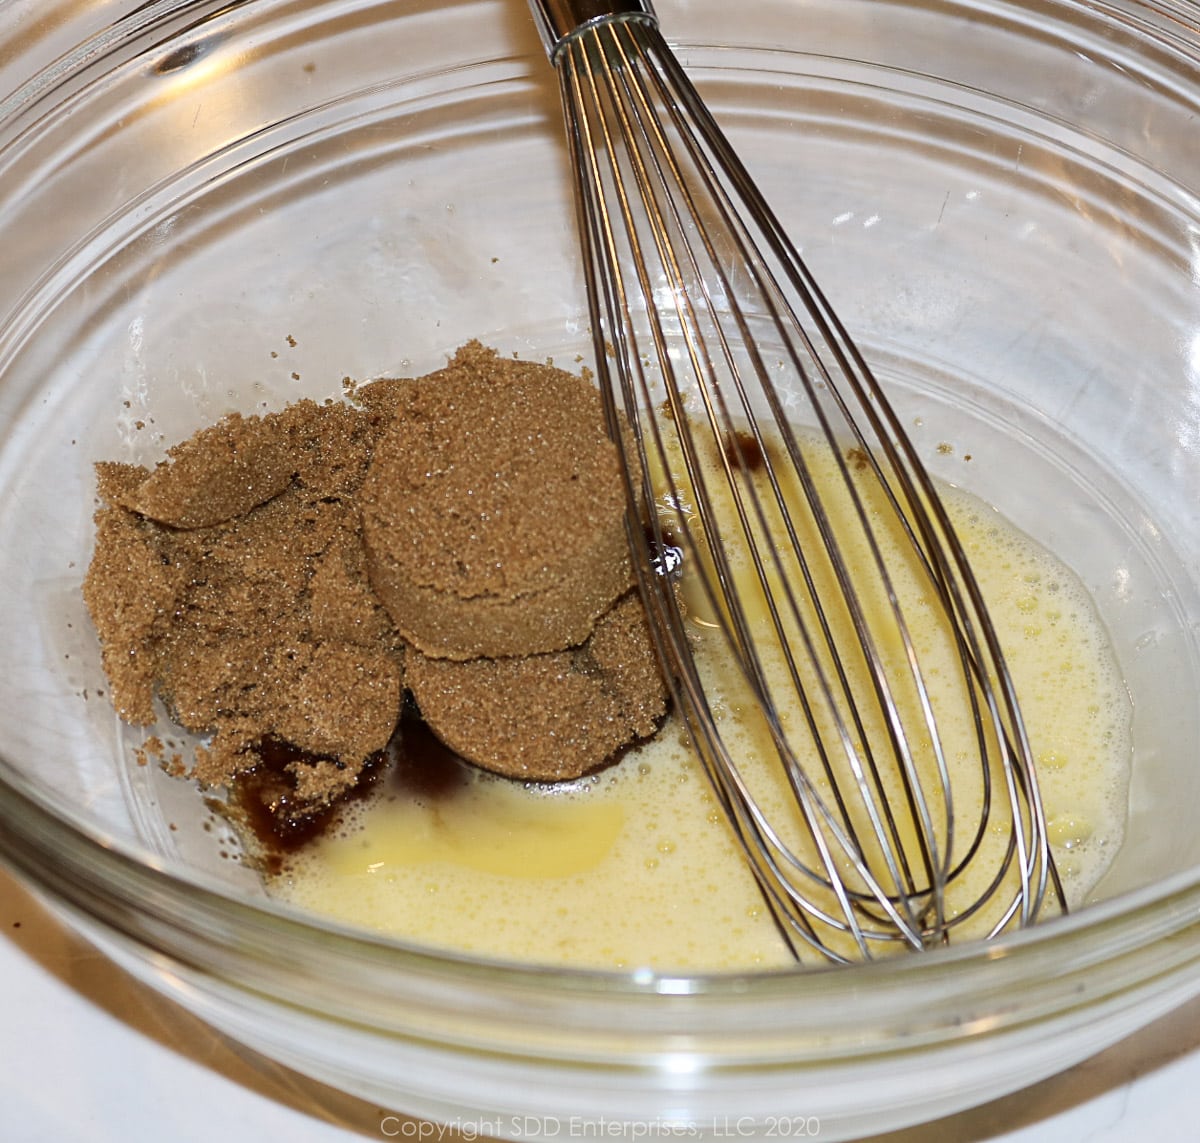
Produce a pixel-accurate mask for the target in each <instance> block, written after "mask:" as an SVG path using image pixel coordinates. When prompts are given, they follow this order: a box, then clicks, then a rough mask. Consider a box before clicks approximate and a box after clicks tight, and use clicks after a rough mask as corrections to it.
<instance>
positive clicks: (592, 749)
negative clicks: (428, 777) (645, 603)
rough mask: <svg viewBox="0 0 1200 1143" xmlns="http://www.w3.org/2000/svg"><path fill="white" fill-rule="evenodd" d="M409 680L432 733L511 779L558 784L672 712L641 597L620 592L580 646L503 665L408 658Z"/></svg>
mask: <svg viewBox="0 0 1200 1143" xmlns="http://www.w3.org/2000/svg"><path fill="white" fill-rule="evenodd" d="M408 681H409V686H410V687H411V689H412V693H413V697H414V698H415V699H416V701H417V706H418V708H419V709H420V711H421V714H422V716H423V717H424V719H425V721H426V722H427V723H428V724H429V726H430V727H431V729H432V730H433V732H434V733H435V734H436V735H437V736H438V737H439V738H441V739H442V741H443V742H445V743H446V744H447V745H448V746H449V747H451V748H452V749H453V750H455V751H457V752H458V753H459V754H461V755H462V756H463V757H464V758H471V759H474V760H475V761H476V762H477V763H478V764H479V765H481V766H485V767H487V768H488V769H490V770H496V771H499V772H500V773H503V774H507V775H509V776H510V777H513V778H526V779H537V780H539V781H562V780H564V779H568V778H578V777H579V776H580V775H582V774H586V773H587V772H588V771H589V770H594V769H596V768H597V767H598V766H601V765H602V764H603V763H604V762H605V761H606V760H607V759H608V758H610V757H611V756H612V755H613V754H614V753H615V752H616V751H617V750H619V749H620V748H621V747H623V746H625V745H627V744H628V743H630V742H632V741H636V740H637V739H641V738H648V737H650V736H651V735H652V734H653V733H654V732H655V730H656V729H657V728H658V724H659V722H660V721H661V719H662V717H663V713H664V711H665V709H666V689H665V687H664V685H663V682H662V677H661V675H660V674H659V671H658V664H657V662H656V660H655V658H654V652H653V646H652V644H651V642H650V634H649V631H648V629H647V627H646V617H645V613H644V611H643V610H642V604H641V599H640V597H639V596H638V595H637V593H636V592H630V593H629V594H628V595H625V596H623V597H622V598H621V599H620V600H618V601H617V603H616V604H615V605H614V606H613V607H612V608H611V609H610V610H608V611H607V612H605V613H604V615H602V616H601V617H600V619H599V620H598V621H597V623H596V626H595V628H594V630H593V631H592V633H591V635H590V636H589V637H588V638H587V640H586V641H585V642H584V643H583V644H581V645H580V646H578V647H569V648H567V649H565V650H562V651H551V652H547V653H545V654H538V655H525V656H520V657H512V658H502V659H471V660H468V661H466V662H461V661H457V660H454V659H433V658H430V657H429V656H427V655H422V654H420V653H419V652H416V651H412V652H410V655H409V659H408Z"/></svg>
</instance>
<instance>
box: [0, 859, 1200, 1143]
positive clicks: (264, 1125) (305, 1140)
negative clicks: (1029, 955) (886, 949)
mask: <svg viewBox="0 0 1200 1143" xmlns="http://www.w3.org/2000/svg"><path fill="white" fill-rule="evenodd" d="M453 1138H454V1137H453V1136H449V1135H446V1134H443V1133H439V1132H438V1131H437V1130H436V1129H435V1128H433V1127H432V1126H431V1125H424V1127H422V1125H420V1124H418V1123H416V1122H414V1121H411V1120H405V1119H402V1118H399V1117H397V1116H395V1115H394V1112H393V1109H389V1108H377V1107H375V1106H373V1105H372V1104H369V1103H364V1102H362V1101H361V1100H357V1099H353V1098H351V1097H348V1096H344V1095H342V1094H340V1093H338V1092H335V1091H332V1090H330V1089H329V1088H325V1087H322V1086H321V1085H320V1084H315V1083H312V1082H310V1081H308V1080H306V1079H303V1078H302V1077H300V1076H297V1075H295V1074H294V1073H292V1072H289V1071H286V1070H284V1069H282V1068H279V1067H277V1066H276V1065H274V1064H272V1063H270V1062H269V1061H267V1060H264V1059H262V1058H261V1057H259V1056H255V1055H254V1054H253V1053H249V1052H245V1051H243V1050H242V1049H240V1048H238V1047H237V1046H236V1045H233V1044H231V1043H230V1042H229V1041H228V1040H226V1039H225V1038H224V1037H222V1036H219V1035H217V1034H216V1033H214V1032H212V1031H211V1030H210V1029H208V1028H207V1027H206V1026H205V1025H203V1024H201V1023H200V1022H199V1021H197V1020H196V1019H195V1018H194V1017H192V1016H190V1015H188V1014H187V1013H186V1012H184V1011H182V1010H181V1009H179V1008H177V1007H176V1006H175V1005H174V1004H173V1003H171V1002H169V1001H167V1000H165V999H162V998H160V997H159V996H158V995H157V994H156V993H153V992H151V991H149V990H147V989H146V988H144V987H143V986H142V985H140V984H138V983H137V982H135V981H133V980H132V979H131V978H129V977H128V976H126V975H125V974H124V973H123V972H122V971H121V970H120V969H118V968H116V967H114V966H113V965H111V964H110V963H109V962H108V961H106V960H105V959H104V958H103V957H102V956H100V955H99V954H98V953H96V952H94V951H93V950H92V949H91V948H90V947H89V946H88V945H86V944H84V943H83V942H81V941H80V940H78V939H77V938H75V937H74V936H73V935H71V934H70V933H69V932H67V931H65V930H64V929H63V928H62V927H61V926H60V925H58V924H57V923H56V922H55V921H54V920H53V919H52V918H51V917H50V916H49V915H47V914H46V913H45V912H44V911H43V910H42V909H41V907H40V906H39V905H38V903H37V902H36V901H35V900H34V899H33V898H32V897H30V896H29V895H28V894H27V893H26V892H25V891H24V889H22V888H21V886H19V885H18V884H16V883H15V882H14V881H13V880H12V879H11V878H9V877H8V876H7V875H5V874H4V873H2V872H0V1143H82V1141H86V1143H217V1141H220V1143H241V1141H242V1140H254V1141H259V1140H262V1141H268V1140H269V1141H272V1143H274V1141H276V1140H278V1141H280V1143H348V1141H353V1140H356V1139H360V1140H361V1139H377V1140H387V1139H401V1140H406V1139H407V1140H416V1141H418V1143H451V1140H452V1139H453ZM817 1138H819V1136H817ZM1198 1139H1200V1001H1196V1002H1193V1003H1192V1004H1190V1005H1188V1006H1187V1007H1186V1008H1184V1009H1182V1010H1180V1011H1179V1012H1177V1013H1175V1014H1174V1015H1172V1016H1170V1017H1167V1018H1166V1019H1164V1020H1160V1021H1158V1022H1157V1023H1156V1024H1153V1025H1151V1026H1150V1027H1149V1028H1147V1029H1146V1030H1144V1031H1143V1032H1141V1033H1139V1034H1138V1035H1136V1036H1134V1037H1132V1038H1131V1039H1129V1040H1127V1041H1125V1042H1124V1043H1123V1044H1120V1045H1118V1046H1117V1047H1115V1048H1112V1049H1110V1050H1108V1051H1106V1052H1104V1053H1102V1054H1101V1055H1099V1056H1097V1057H1095V1058H1094V1059H1093V1060H1091V1061H1089V1062H1087V1063H1085V1064H1083V1065H1082V1066H1080V1067H1077V1068H1075V1069H1074V1070H1073V1071H1071V1072H1067V1073H1066V1074H1064V1075H1062V1076H1058V1077H1056V1078H1054V1079H1051V1080H1047V1081H1045V1082H1043V1083H1041V1084H1038V1085H1037V1086H1036V1087H1033V1088H1030V1089H1028V1090H1027V1091H1024V1092H1021V1093H1018V1094H1016V1095H1013V1096H1009V1097H1007V1098H1005V1099H1002V1100H998V1101H996V1102H994V1103H991V1104H988V1105H987V1106H985V1107H981V1108H978V1109H976V1110H974V1111H971V1112H967V1113H965V1114H962V1115H958V1116H955V1117H953V1118H951V1119H946V1120H941V1121H939V1122H938V1123H937V1124H931V1125H927V1126H925V1127H921V1128H912V1129H909V1130H906V1131H899V1132H896V1133H893V1134H889V1135H886V1136H875V1137H873V1139H872V1140H871V1143H924V1141H925V1140H934V1141H936V1143H1117V1141H1120V1143H1131V1141H1132V1143H1140V1141H1142V1140H1146V1141H1148V1143H1149V1141H1153V1143H1176V1141H1179V1143H1185V1141H1186V1143H1194V1141H1195V1140H1198Z"/></svg>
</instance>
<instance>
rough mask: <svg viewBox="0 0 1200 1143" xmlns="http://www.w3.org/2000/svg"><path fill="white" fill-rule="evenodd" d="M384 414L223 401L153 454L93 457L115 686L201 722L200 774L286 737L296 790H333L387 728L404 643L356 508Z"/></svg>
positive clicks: (249, 759)
mask: <svg viewBox="0 0 1200 1143" xmlns="http://www.w3.org/2000/svg"><path fill="white" fill-rule="evenodd" d="M381 419H382V418H381V417H380V415H378V414H375V413H371V412H369V411H365V410H358V409H352V408H350V407H348V406H344V405H335V406H320V405H317V404H315V403H314V402H311V401H302V402H299V403H298V404H296V405H293V406H289V407H288V408H287V409H285V410H284V411H282V412H280V413H275V414H270V415H268V416H265V417H256V418H243V417H239V416H236V415H235V416H230V417H226V418H224V419H223V420H222V421H220V422H218V423H217V424H216V425H214V426H212V427H211V428H209V429H204V430H201V431H200V432H198V433H197V434H196V435H195V436H193V437H192V438H190V439H189V440H188V441H185V442H184V443H183V444H181V445H178V446H176V447H175V448H174V449H171V450H170V451H169V453H168V460H167V461H165V462H164V463H163V464H161V465H159V466H158V467H157V468H155V469H154V470H148V469H144V468H140V467H138V466H135V465H127V464H102V465H100V466H98V469H97V484H98V489H99V493H100V497H101V500H102V507H101V508H100V510H99V511H98V513H97V515H96V546H95V552H94V555H93V558H92V563H91V565H90V567H89V569H88V573H87V577H86V580H85V583H84V598H85V601H86V603H87V606H88V609H89V611H90V613H91V615H92V618H93V621H94V622H95V624H96V628H97V631H98V632H99V635H100V641H101V648H102V655H103V660H104V667H105V672H106V674H107V676H108V678H109V683H110V687H111V689H112V695H113V702H114V705H115V706H116V708H117V710H118V712H119V713H120V714H121V716H122V717H123V718H125V719H127V720H128V721H130V722H133V723H140V724H149V723H152V722H153V721H154V720H155V717H156V712H155V710H154V699H155V696H156V695H157V696H159V697H161V698H162V699H163V701H164V702H165V704H166V706H167V708H168V709H169V710H170V712H171V714H172V717H174V718H175V720H176V721H177V722H178V723H179V724H180V725H182V726H183V727H184V728H185V729H187V730H189V731H192V732H194V733H199V734H208V735H211V741H210V743H209V744H208V746H207V748H206V749H204V750H203V751H201V752H199V753H198V756H197V761H196V767H195V775H196V776H197V777H198V778H199V779H200V780H201V781H202V782H203V783H205V784H207V785H223V784H227V783H229V782H230V781H231V780H232V779H233V778H235V777H236V775H238V774H239V773H240V772H242V771H245V770H248V769H251V768H253V767H254V766H255V765H257V764H258V762H259V753H260V745H261V743H262V742H263V741H265V740H269V739H279V740H286V741H287V742H289V743H291V744H292V745H293V746H294V747H295V748H296V749H295V757H294V760H293V761H292V763H291V765H290V772H291V780H292V785H293V786H294V790H293V796H294V797H295V798H296V799H297V800H298V801H300V802H302V803H303V802H311V801H317V802H320V801H322V800H328V799H330V798H334V797H337V796H339V795H340V793H341V792H343V791H344V790H346V789H348V788H349V787H351V786H352V785H353V784H354V782H355V781H356V779H357V775H358V773H359V772H360V771H361V769H362V768H363V766H364V765H365V764H366V763H367V762H368V760H369V759H371V758H372V756H374V755H376V754H378V753H379V752H380V751H382V750H383V749H384V747H385V746H386V745H387V742H388V740H389V738H390V737H391V734H392V731H393V729H394V727H395V724H396V719H397V717H398V712H399V710H400V706H401V701H402V695H403V644H402V641H401V640H400V638H399V636H398V635H397V633H396V631H395V629H394V627H393V626H392V623H391V621H390V619H389V618H388V616H387V613H386V612H385V611H384V610H383V608H382V607H381V606H380V605H379V603H378V601H377V600H376V599H375V597H374V595H373V594H372V593H371V590H370V587H369V585H368V583H367V578H366V557H365V553H364V552H363V550H362V541H361V529H360V523H359V518H358V510H357V507H356V505H355V503H354V499H353V494H354V493H355V492H356V491H357V488H358V486H359V485H360V484H361V482H362V479H363V476H364V475H365V472H366V467H367V463H368V461H369V459H370V455H371V449H372V446H373V443H374V440H375V437H376V436H377V435H378V432H379V429H380V424H381Z"/></svg>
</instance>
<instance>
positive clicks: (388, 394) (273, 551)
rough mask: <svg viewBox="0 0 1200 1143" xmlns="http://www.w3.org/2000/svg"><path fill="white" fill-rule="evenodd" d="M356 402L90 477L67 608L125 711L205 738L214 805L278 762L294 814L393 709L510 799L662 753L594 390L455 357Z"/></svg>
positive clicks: (201, 770)
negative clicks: (85, 537)
mask: <svg viewBox="0 0 1200 1143" xmlns="http://www.w3.org/2000/svg"><path fill="white" fill-rule="evenodd" d="M360 398H361V400H360V402H359V404H358V406H351V405H347V404H342V403H328V404H324V405H318V404H315V403H313V402H311V401H301V402H298V403H297V404H295V405H292V406H289V407H288V408H286V409H284V410H282V411H281V412H278V413H273V414H269V415H266V416H262V417H242V416H238V415H236V414H235V415H232V416H229V417H226V418H224V419H222V420H221V421H219V422H218V423H217V424H215V425H213V426H210V427H208V428H205V429H202V430H200V431H199V432H197V433H196V434H195V435H194V436H193V437H191V438H190V439H188V440H187V441H184V442H182V443H180V444H179V445H176V446H175V447H174V448H172V449H170V450H169V451H168V454H167V459H166V460H164V461H163V462H162V463H161V464H159V465H157V466H155V467H154V468H143V467H140V466H136V465H129V464H120V463H103V464H100V465H98V466H97V487H98V496H99V500H100V507H99V509H98V511H97V514H96V544H95V552H94V556H93V559H92V563H91V565H90V567H89V570H88V573H87V577H86V580H85V583H84V596H85V600H86V603H87V606H88V609H89V611H90V613H91V615H92V618H93V620H94V622H95V625H96V628H97V631H98V634H99V637H100V642H101V650H102V655H103V661H104V669H105V672H106V674H107V676H108V679H109V685H110V692H111V695H112V699H113V703H114V705H115V707H116V709H117V711H118V712H119V714H120V715H121V716H122V717H123V718H124V719H126V720H127V721H129V722H131V723H135V724H143V725H149V724H151V723H153V722H154V721H155V720H156V700H161V701H162V702H163V704H165V706H166V708H167V710H168V711H169V713H170V714H171V716H172V717H173V718H174V719H175V720H176V721H177V722H178V723H179V724H180V725H181V726H182V727H184V728H185V729H186V730H188V731H190V732H192V733H195V734H200V735H205V736H208V744H207V746H206V747H205V748H204V749H203V750H201V751H200V752H199V753H198V756H197V759H196V764H195V767H194V771H193V773H194V774H195V776H196V777H197V778H198V779H200V781H201V782H202V783H204V784H206V785H218V786H219V785H229V784H231V783H233V782H234V781H235V780H236V779H237V777H238V775H240V774H244V773H247V772H250V771H253V770H254V769H255V768H256V767H258V765H259V763H260V762H261V761H262V760H263V759H264V758H266V757H268V756H271V757H278V756H279V755H280V745H281V744H283V745H284V746H285V747H286V749H285V750H284V751H283V755H284V756H285V757H286V758H287V759H288V762H287V771H288V775H289V777H288V796H289V797H291V798H293V799H294V800H296V801H297V802H298V803H300V805H301V806H302V807H308V806H319V805H323V804H329V803H331V802H333V801H335V800H337V799H338V798H340V797H341V796H342V795H343V794H345V793H346V792H348V791H350V790H351V789H352V788H353V787H354V786H355V785H356V783H357V782H358V781H359V779H360V777H361V776H362V775H363V774H364V773H365V772H366V771H367V769H368V767H369V766H370V764H371V763H372V761H373V760H374V759H376V758H378V757H379V756H380V754H381V752H382V751H383V750H384V749H385V747H386V746H387V744H388V742H389V740H390V739H391V738H392V735H393V733H394V731H395V728H396V725H397V722H398V720H399V717H400V712H401V710H402V707H403V705H404V701H405V696H406V695H408V694H415V695H416V698H417V700H418V705H421V706H422V707H423V706H424V705H425V704H428V707H429V711H428V713H426V712H424V710H423V714H425V717H426V719H427V721H428V722H429V724H430V726H431V728H432V729H433V730H434V732H435V733H436V734H438V735H439V736H440V737H442V738H443V740H444V741H445V742H446V743H447V744H448V745H450V746H451V747H452V748H453V749H455V750H456V751H458V752H459V753H460V754H462V755H463V756H464V757H466V758H467V759H469V760H471V761H474V762H476V763H478V764H479V765H481V766H485V767H487V768H489V769H493V770H495V771H497V772H499V773H502V774H507V775H511V776H514V777H520V778H523V779H526V780H530V779H536V780H551V781H553V780H559V779H562V778H565V777H574V776H577V775H578V774H580V773H583V772H585V771H587V770H590V769H593V768H595V767H596V766H598V765H601V764H603V763H604V762H605V761H607V760H608V759H610V758H611V757H612V756H613V755H614V754H615V753H617V752H618V751H619V750H621V749H622V748H623V747H624V746H625V745H627V744H628V743H630V742H632V741H634V740H636V739H639V738H644V737H647V736H648V735H649V734H651V733H653V732H654V730H655V729H656V727H657V726H658V725H660V724H661V722H662V719H663V717H664V715H665V712H666V706H667V698H666V693H665V688H664V686H663V683H662V679H661V676H660V674H659V671H658V667H657V662H656V660H655V658H654V652H653V647H652V644H651V641H650V638H649V634H648V631H647V629H646V625H645V617H644V615H643V613H642V609H641V606H640V603H638V602H637V597H636V596H635V595H632V594H630V593H629V591H628V588H629V583H630V577H631V571H630V565H629V560H628V555H627V548H626V543H625V539H624V532H623V527H624V525H623V510H624V509H623V502H624V498H623V492H622V490H621V486H620V481H619V478H618V475H617V467H616V455H615V450H614V449H613V446H612V445H611V444H610V443H609V442H608V441H607V439H606V438H605V437H604V433H603V428H602V426H601V421H600V410H599V403H598V399H597V396H596V393H595V391H594V389H593V388H592V387H591V385H590V384H589V383H588V382H586V381H585V380H583V379H580V378H577V377H572V376H571V375H570V374H566V373H563V372H561V371H559V370H554V369H551V368H550V367H548V366H539V365H529V364H525V363H521V362H517V361H510V360H504V359H501V358H499V357H497V356H496V355H495V354H494V353H492V352H491V351H489V350H485V349H483V347H481V346H479V345H478V344H475V343H472V344H471V345H468V346H466V347H464V348H463V349H462V350H460V351H459V353H458V354H457V355H456V356H455V357H454V358H453V360H452V361H451V362H450V364H449V365H448V366H447V368H446V369H445V370H441V371H439V372H438V373H435V374H432V375H430V376H429V377H427V378H420V379H417V380H411V381H410V380H402V381H386V382H379V383H376V384H374V385H371V386H369V387H367V388H365V389H363V390H362V391H361V392H360ZM429 473H435V474H437V479H434V478H431V477H428V476H427V474H429ZM367 521H370V523H369V524H367V523H366V522H367ZM398 585H399V586H398ZM385 605H386V606H385ZM410 640H412V643H413V645H412V646H410ZM481 647H482V648H484V649H485V650H483V651H480V648H481ZM446 656H450V657H446ZM406 660H411V662H412V663H415V664H417V669H416V670H415V672H414V673H413V677H412V678H411V679H410V678H408V674H409V671H408V668H407V667H406ZM418 679H419V685H418V684H417V680H418Z"/></svg>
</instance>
